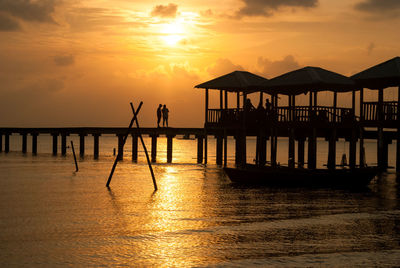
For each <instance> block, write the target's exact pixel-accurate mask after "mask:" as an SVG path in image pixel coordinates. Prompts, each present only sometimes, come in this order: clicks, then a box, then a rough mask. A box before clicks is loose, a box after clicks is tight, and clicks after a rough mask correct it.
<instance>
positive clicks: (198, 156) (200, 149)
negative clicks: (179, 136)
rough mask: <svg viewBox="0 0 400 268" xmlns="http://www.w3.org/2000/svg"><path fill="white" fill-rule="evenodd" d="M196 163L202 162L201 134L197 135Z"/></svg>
mask: <svg viewBox="0 0 400 268" xmlns="http://www.w3.org/2000/svg"><path fill="white" fill-rule="evenodd" d="M196 139H197V163H198V164H201V163H203V136H201V135H197V136H196Z"/></svg>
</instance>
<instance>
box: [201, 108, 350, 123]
mask: <svg viewBox="0 0 400 268" xmlns="http://www.w3.org/2000/svg"><path fill="white" fill-rule="evenodd" d="M243 118H244V110H243V109H209V110H208V114H207V123H208V125H209V126H226V125H235V124H239V123H240V122H241V120H242V119H243ZM354 120H355V118H354V115H353V113H352V109H350V108H334V107H328V106H317V107H310V106H297V107H288V106H286V107H276V108H273V109H271V110H269V111H266V110H258V109H254V110H251V111H248V112H247V116H246V122H249V123H251V122H257V123H267V122H271V121H274V122H282V123H289V122H316V121H320V122H325V123H344V122H349V121H354Z"/></svg>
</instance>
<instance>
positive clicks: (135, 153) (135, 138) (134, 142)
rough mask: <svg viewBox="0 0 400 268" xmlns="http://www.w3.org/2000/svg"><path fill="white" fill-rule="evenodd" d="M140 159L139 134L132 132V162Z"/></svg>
mask: <svg viewBox="0 0 400 268" xmlns="http://www.w3.org/2000/svg"><path fill="white" fill-rule="evenodd" d="M137 161H138V136H137V135H136V134H132V162H135V163H137Z"/></svg>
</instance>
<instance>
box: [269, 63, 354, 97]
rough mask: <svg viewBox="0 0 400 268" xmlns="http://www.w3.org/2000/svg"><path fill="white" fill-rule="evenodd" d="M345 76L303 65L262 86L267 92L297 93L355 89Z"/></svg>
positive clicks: (351, 81)
mask: <svg viewBox="0 0 400 268" xmlns="http://www.w3.org/2000/svg"><path fill="white" fill-rule="evenodd" d="M355 87H356V85H355V83H354V81H353V80H351V79H350V78H348V77H347V76H344V75H341V74H338V73H335V72H331V71H328V70H325V69H322V68H319V67H310V66H308V67H304V68H301V69H298V70H295V71H291V72H288V73H285V74H283V75H280V76H277V77H275V78H272V79H271V80H269V81H268V83H265V84H264V85H263V86H262V88H263V90H264V91H265V92H267V93H269V94H285V95H298V94H301V93H307V92H309V91H336V92H346V91H352V90H353V89H355Z"/></svg>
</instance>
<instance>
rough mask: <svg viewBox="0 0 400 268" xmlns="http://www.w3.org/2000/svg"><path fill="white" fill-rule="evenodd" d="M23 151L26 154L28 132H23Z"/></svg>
mask: <svg viewBox="0 0 400 268" xmlns="http://www.w3.org/2000/svg"><path fill="white" fill-rule="evenodd" d="M21 135H22V153H24V154H26V151H27V150H26V148H27V134H26V133H22V134H21Z"/></svg>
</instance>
